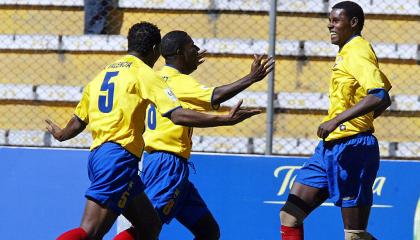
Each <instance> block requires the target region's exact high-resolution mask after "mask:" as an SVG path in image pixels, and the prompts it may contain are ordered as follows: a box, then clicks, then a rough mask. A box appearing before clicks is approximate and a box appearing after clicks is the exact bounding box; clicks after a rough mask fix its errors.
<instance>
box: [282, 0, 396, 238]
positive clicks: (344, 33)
mask: <svg viewBox="0 0 420 240" xmlns="http://www.w3.org/2000/svg"><path fill="white" fill-rule="evenodd" d="M363 24H364V13H363V10H362V8H361V7H360V6H359V5H358V4H356V3H354V2H351V1H344V2H340V3H337V4H335V5H334V6H333V7H332V10H331V12H330V15H329V23H328V29H329V31H330V34H331V42H332V44H335V45H338V46H339V52H338V54H337V57H336V59H335V64H334V66H333V67H332V76H331V80H330V87H329V98H330V108H329V110H328V116H327V117H326V118H325V119H324V120H323V122H322V123H321V125H320V126H319V128H318V132H317V135H318V137H319V138H320V139H322V140H321V141H320V143H319V144H318V146H317V147H316V149H315V153H314V155H313V156H312V157H311V158H310V159H309V160H308V161H307V162H306V163H305V164H304V165H303V166H302V168H301V169H300V170H299V172H298V174H297V177H296V180H295V182H294V184H293V186H292V189H291V190H290V193H289V196H288V199H287V201H286V203H285V205H284V206H283V208H282V209H281V211H280V220H281V224H282V226H281V236H282V239H283V240H303V236H304V234H303V221H304V219H305V218H306V217H307V216H308V214H310V213H311V212H312V211H313V210H314V209H315V208H317V207H318V206H319V205H321V203H323V202H324V201H325V200H326V199H327V198H330V199H331V201H332V202H333V203H334V204H335V205H336V206H338V207H341V215H342V219H343V223H344V236H345V240H358V239H363V240H370V239H375V238H374V237H373V236H372V235H371V234H369V233H368V232H367V231H366V228H367V224H368V219H369V213H370V209H371V206H372V199H373V193H372V185H373V183H374V181H375V178H376V174H377V171H378V168H379V147H378V141H377V139H376V138H375V136H373V135H372V133H373V131H374V127H373V120H374V118H376V117H378V116H379V115H381V113H382V112H383V111H384V110H385V109H386V108H387V107H389V106H390V105H391V101H390V97H389V95H388V91H389V90H390V88H391V84H390V83H389V81H388V79H387V78H386V76H385V75H384V74H383V73H382V72H381V70H380V69H379V65H378V60H377V57H376V54H375V52H374V51H373V49H372V47H371V45H370V44H369V42H367V41H366V40H365V39H364V38H363V37H362V36H361V31H362V29H363Z"/></svg>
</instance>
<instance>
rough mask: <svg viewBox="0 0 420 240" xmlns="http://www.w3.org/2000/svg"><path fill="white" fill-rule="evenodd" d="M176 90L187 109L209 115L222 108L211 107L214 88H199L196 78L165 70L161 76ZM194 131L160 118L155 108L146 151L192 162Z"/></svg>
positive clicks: (151, 112) (149, 112) (151, 109)
mask: <svg viewBox="0 0 420 240" xmlns="http://www.w3.org/2000/svg"><path fill="white" fill-rule="evenodd" d="M159 74H160V75H161V76H162V78H163V79H164V80H165V81H166V83H167V84H168V85H169V87H170V88H171V89H172V91H173V92H174V94H175V95H176V97H177V98H178V100H179V101H180V102H181V106H182V107H183V108H188V109H192V110H196V111H209V110H212V109H217V108H218V106H212V105H211V99H212V95H213V90H214V88H210V87H206V86H204V85H201V84H199V83H198V82H197V81H196V80H195V79H194V78H193V77H191V76H189V75H185V74H182V73H180V72H179V71H178V70H177V69H175V68H172V67H170V66H164V67H163V68H162V70H161V71H160V72H159ZM192 133H193V129H192V128H191V127H184V126H180V125H175V124H174V123H173V122H172V121H170V120H169V119H167V118H165V117H161V116H158V115H157V114H156V112H155V107H154V106H153V105H150V106H149V108H148V110H147V122H146V131H145V133H144V135H143V137H144V141H145V150H146V151H147V152H152V151H167V152H171V153H174V154H176V155H178V156H180V157H183V158H186V159H188V158H189V156H190V153H191V148H192V141H191V136H192Z"/></svg>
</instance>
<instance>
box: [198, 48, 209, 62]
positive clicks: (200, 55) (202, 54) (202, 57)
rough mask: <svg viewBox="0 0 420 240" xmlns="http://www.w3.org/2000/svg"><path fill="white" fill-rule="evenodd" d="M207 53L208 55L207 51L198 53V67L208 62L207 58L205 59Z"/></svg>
mask: <svg viewBox="0 0 420 240" xmlns="http://www.w3.org/2000/svg"><path fill="white" fill-rule="evenodd" d="M206 53H207V50H206V49H203V50H200V51H199V52H198V56H197V61H198V65H201V64H202V63H204V62H205V61H206V58H205V57H206Z"/></svg>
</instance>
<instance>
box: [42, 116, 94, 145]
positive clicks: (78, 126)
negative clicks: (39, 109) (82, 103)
mask: <svg viewBox="0 0 420 240" xmlns="http://www.w3.org/2000/svg"><path fill="white" fill-rule="evenodd" d="M45 122H46V123H47V124H48V125H47V127H46V128H47V130H48V132H49V133H51V135H52V136H53V137H54V138H55V139H56V140H58V141H60V142H62V141H66V140H68V139H71V138H74V137H76V136H77V135H78V134H79V133H81V132H82V131H83V130H84V129H85V128H86V125H87V124H86V123H85V122H83V121H82V120H80V119H79V118H78V117H76V116H73V117H72V118H71V119H70V120H69V122H68V123H67V125H66V127H65V128H63V129H62V128H60V127H59V126H58V125H57V124H55V123H54V122H52V121H51V120H50V119H46V120H45Z"/></svg>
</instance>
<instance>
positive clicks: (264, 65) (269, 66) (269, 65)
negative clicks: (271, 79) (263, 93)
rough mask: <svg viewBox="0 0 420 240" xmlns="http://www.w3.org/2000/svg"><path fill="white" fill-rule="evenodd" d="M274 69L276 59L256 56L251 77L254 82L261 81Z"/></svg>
mask: <svg viewBox="0 0 420 240" xmlns="http://www.w3.org/2000/svg"><path fill="white" fill-rule="evenodd" d="M273 69H274V59H273V58H272V57H267V56H265V55H259V56H258V55H254V62H252V65H251V72H250V73H249V76H250V77H251V78H252V80H253V81H254V82H258V81H261V80H262V79H263V78H265V76H267V74H269V73H270V72H271V71H273Z"/></svg>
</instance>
